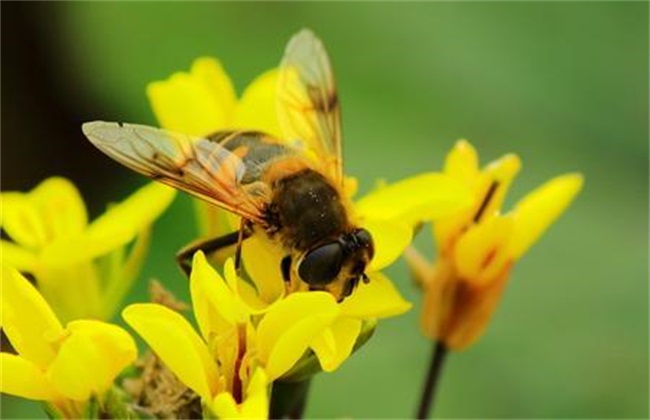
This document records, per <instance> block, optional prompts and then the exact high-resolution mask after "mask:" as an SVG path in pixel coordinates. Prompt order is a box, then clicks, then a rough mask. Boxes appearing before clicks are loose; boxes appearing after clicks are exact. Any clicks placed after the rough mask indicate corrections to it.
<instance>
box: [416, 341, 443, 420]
mask: <svg viewBox="0 0 650 420" xmlns="http://www.w3.org/2000/svg"><path fill="white" fill-rule="evenodd" d="M446 355H447V347H446V346H445V344H444V343H443V342H442V341H437V342H436V344H435V345H434V346H433V352H432V353H431V362H430V363H429V371H428V372H427V378H426V381H425V382H424V388H423V389H422V397H421V399H420V408H419V409H418V413H417V418H418V419H426V418H429V412H430V411H431V407H432V406H433V401H434V398H435V395H436V385H437V384H438V378H439V377H440V372H441V371H442V366H443V364H444V362H445V356H446Z"/></svg>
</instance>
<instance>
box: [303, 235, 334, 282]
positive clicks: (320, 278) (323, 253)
mask: <svg viewBox="0 0 650 420" xmlns="http://www.w3.org/2000/svg"><path fill="white" fill-rule="evenodd" d="M342 264H343V248H342V247H341V244H339V243H338V242H331V243H329V244H325V245H321V246H319V247H318V248H315V249H313V250H311V251H309V252H308V253H307V255H305V257H304V258H303V259H302V261H301V262H300V266H299V267H298V275H300V278H301V279H302V280H303V281H305V282H306V283H308V284H310V285H326V284H329V283H331V282H332V281H334V279H335V278H336V276H337V275H338V274H339V271H341V265H342Z"/></svg>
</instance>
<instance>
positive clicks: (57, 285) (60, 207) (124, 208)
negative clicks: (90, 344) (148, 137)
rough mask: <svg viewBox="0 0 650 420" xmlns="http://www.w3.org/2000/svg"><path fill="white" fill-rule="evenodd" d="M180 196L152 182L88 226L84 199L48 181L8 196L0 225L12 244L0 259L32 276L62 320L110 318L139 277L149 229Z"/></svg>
mask: <svg viewBox="0 0 650 420" xmlns="http://www.w3.org/2000/svg"><path fill="white" fill-rule="evenodd" d="M174 196H175V190H173V189H171V188H168V187H166V186H163V185H159V184H157V183H151V184H149V185H147V186H146V187H143V188H141V189H139V190H138V191H136V192H135V193H134V194H133V195H131V196H130V197H129V198H127V199H126V200H124V201H123V202H121V203H119V204H115V205H113V206H111V207H110V208H109V209H108V211H106V213H104V214H103V215H101V216H100V217H99V218H97V219H96V220H95V221H93V222H92V223H88V215H87V212H86V207H85V205H84V203H83V200H82V199H81V196H80V194H79V192H78V191H77V189H76V188H75V186H74V185H73V184H72V183H71V182H70V181H68V180H67V179H64V178H60V177H52V178H48V179H47V180H45V181H43V182H42V183H41V184H39V185H38V186H37V187H36V188H34V189H33V190H32V191H30V192H28V193H21V192H3V193H2V195H1V198H2V216H1V218H0V219H1V220H0V224H1V226H2V229H4V230H5V232H6V233H7V235H8V236H9V237H10V238H11V239H13V241H14V242H9V241H6V240H4V239H3V240H1V241H0V247H1V248H0V251H1V252H2V260H3V262H4V263H6V264H8V265H11V266H13V267H15V268H17V269H18V270H20V271H21V272H24V273H30V274H32V275H33V276H34V277H35V279H36V283H37V285H38V288H39V290H40V292H41V293H42V294H43V296H44V297H45V299H46V300H47V301H48V303H49V304H50V305H51V306H52V307H53V308H54V311H55V312H56V314H57V315H58V316H59V317H60V318H61V319H63V320H64V321H68V320H72V319H78V318H99V319H108V318H109V317H110V316H111V315H112V313H113V311H115V309H116V308H117V306H118V305H119V303H120V301H121V300H122V298H123V297H124V295H125V294H126V293H127V292H128V289H129V287H130V285H131V283H132V282H133V280H134V279H135V277H136V276H137V273H138V272H139V268H140V266H141V264H142V261H143V258H144V255H145V254H146V251H147V248H148V243H149V226H150V225H151V223H153V221H154V220H155V219H156V218H157V217H158V216H159V215H160V214H161V213H162V212H163V211H164V210H165V209H166V208H167V206H168V205H169V204H170V203H171V201H172V199H173V198H174ZM134 239H136V242H135V245H134V246H133V249H132V250H131V252H130V253H129V255H128V256H125V255H124V254H125V252H126V251H125V246H126V245H127V244H128V243H130V242H131V241H133V240H134ZM100 258H101V259H102V260H103V261H102V262H103V263H104V264H101V265H100V264H99V262H98V259H100ZM100 266H101V267H103V269H100Z"/></svg>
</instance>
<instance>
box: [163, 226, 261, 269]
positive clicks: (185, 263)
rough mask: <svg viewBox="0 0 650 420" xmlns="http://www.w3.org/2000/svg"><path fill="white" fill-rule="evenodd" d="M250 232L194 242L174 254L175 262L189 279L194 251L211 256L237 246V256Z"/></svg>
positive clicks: (244, 231) (240, 232)
mask: <svg viewBox="0 0 650 420" xmlns="http://www.w3.org/2000/svg"><path fill="white" fill-rule="evenodd" d="M251 234H252V231H251V230H250V229H247V230H242V229H240V230H238V231H235V232H232V233H229V234H227V235H223V236H219V237H218V238H212V239H207V240H205V239H200V240H197V241H194V242H190V243H189V244H187V245H186V246H184V247H183V248H182V249H181V250H180V251H178V253H176V261H177V262H178V265H179V266H180V267H181V270H183V272H184V273H185V274H186V275H187V276H188V277H189V275H190V272H191V271H192V257H193V256H194V253H195V252H196V251H203V252H205V253H206V254H211V253H213V252H215V251H218V250H220V249H223V248H227V247H229V246H232V245H235V244H237V254H240V253H241V243H242V242H243V241H244V239H246V238H248V237H249V236H251Z"/></svg>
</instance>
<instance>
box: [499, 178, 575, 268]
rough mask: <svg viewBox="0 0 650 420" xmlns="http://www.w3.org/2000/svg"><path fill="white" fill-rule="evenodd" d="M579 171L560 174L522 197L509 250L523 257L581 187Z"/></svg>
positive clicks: (514, 255) (515, 214)
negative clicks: (577, 172)
mask: <svg viewBox="0 0 650 420" xmlns="http://www.w3.org/2000/svg"><path fill="white" fill-rule="evenodd" d="M582 184H583V178H582V175H580V174H567V175H563V176H559V177H557V178H554V179H552V180H550V181H549V182H547V183H545V184H544V185H542V186H541V187H539V188H537V189H536V190H534V191H532V192H531V193H530V194H528V195H527V196H526V197H524V199H522V200H521V201H520V202H519V203H518V204H517V206H516V207H515V209H514V210H513V212H512V214H513V217H514V220H515V230H514V236H513V238H512V242H511V247H510V253H511V255H512V256H513V257H514V259H518V258H519V257H521V256H522V255H523V254H524V253H525V252H526V251H527V250H528V248H530V247H531V245H533V244H534V243H535V242H536V241H537V240H538V239H539V237H540V236H541V235H542V234H543V233H544V232H545V231H546V229H548V228H549V226H550V225H551V224H552V223H553V222H554V221H555V220H556V219H557V218H558V217H559V216H560V215H561V214H562V213H564V211H565V210H566V209H567V207H568V206H569V204H571V202H572V201H573V199H574V198H575V196H576V195H577V194H578V192H580V190H581V189H582Z"/></svg>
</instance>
